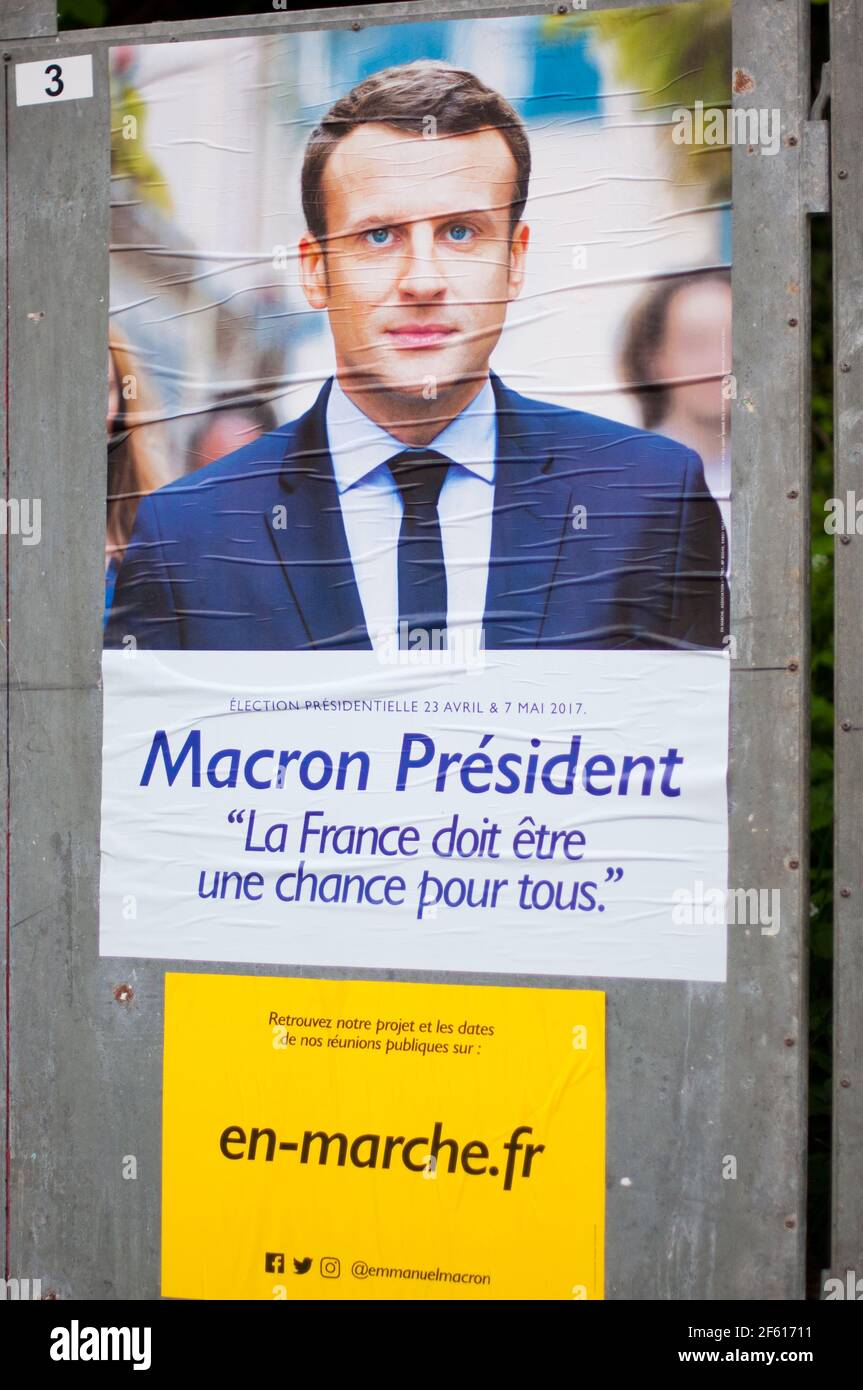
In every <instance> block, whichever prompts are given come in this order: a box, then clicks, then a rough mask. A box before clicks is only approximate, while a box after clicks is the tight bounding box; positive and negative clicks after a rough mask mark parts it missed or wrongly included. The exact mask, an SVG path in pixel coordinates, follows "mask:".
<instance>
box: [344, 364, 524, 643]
mask: <svg viewBox="0 0 863 1390" xmlns="http://www.w3.org/2000/svg"><path fill="white" fill-rule="evenodd" d="M327 437H328V442H329V448H330V455H331V457H332V460H333V469H334V472H335V477H336V487H337V488H338V492H339V500H340V502H341V508H342V520H343V522H344V526H345V532H346V534H347V538H348V548H349V550H350V554H351V560H352V561H353V567H354V575H355V577H356V582H357V588H358V589H359V594H360V601H361V603H362V605H363V612H364V614H365V619H366V627H367V628H368V632H369V637H370V638H371V641H372V645H373V646H375V647H379V646H382V645H383V644H385V643H386V644H391V643H395V645H396V646H398V639H397V632H398V617H399V602H398V542H399V530H400V528H401V523H402V513H403V504H402V499H401V496H400V495H399V491H398V488H397V487H396V484H395V480H394V479H393V476H392V473H391V472H390V470H389V469H388V468H387V467H386V464H387V462H388V461H389V460H390V459H391V458H393V457H394V456H395V455H396V454H400V453H402V451H403V450H404V449H405V448H407V447H410V446H407V445H405V444H402V443H400V441H399V440H398V439H394V438H393V436H392V435H391V434H387V432H386V430H384V429H381V427H380V425H376V424H375V423H374V421H373V420H370V419H369V418H368V416H367V415H364V414H363V412H362V411H361V410H360V409H359V408H358V407H357V406H355V405H354V403H353V401H351V400H350V399H349V398H348V397H347V396H346V395H345V393H344V391H343V390H342V388H341V387H340V386H339V383H338V380H335V381H334V382H333V385H332V390H331V391H330V398H329V401H328V402H327ZM427 447H428V448H429V449H434V450H436V451H437V452H438V453H440V454H444V455H445V456H446V457H447V458H448V459H450V460H451V461H452V462H451V467H450V469H449V472H448V473H447V476H446V478H445V480H444V484H443V487H442V488H441V493H440V498H439V500H438V516H439V518H440V527H441V538H442V541H443V556H444V567H445V569H446V581H447V629H448V630H449V631H453V630H455V629H457V628H462V629H464V628H468V627H470V628H474V629H476V630H478V629H479V626H480V625H481V623H482V620H483V616H484V614H485V596H486V587H487V584H488V568H489V556H490V553H491V526H492V515H493V510H494V474H495V456H496V453H497V410H496V405H495V398H494V389H493V387H492V384H491V382H490V381H486V382H485V385H484V386H483V387H482V390H481V391H480V392H479V394H478V395H477V396H476V397H475V398H474V400H473V401H471V403H470V405H469V406H467V407H466V408H465V409H464V410H463V411H462V412H461V414H460V415H457V416H456V417H455V419H454V420H451V421H450V423H449V424H448V425H446V426H445V428H444V429H442V430H441V432H440V434H439V435H437V437H436V438H435V439H433V440H431V442H430V443H429V444H428V445H427Z"/></svg>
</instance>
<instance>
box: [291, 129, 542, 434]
mask: <svg viewBox="0 0 863 1390" xmlns="http://www.w3.org/2000/svg"><path fill="white" fill-rule="evenodd" d="M515 174H516V166H515V159H514V157H513V155H512V152H511V151H510V149H509V146H508V145H507V143H506V141H505V140H504V138H503V136H502V135H501V134H500V133H499V132H498V131H496V130H492V129H488V130H482V131H477V132H475V133H472V134H470V135H458V136H441V137H437V138H431V139H425V138H423V137H422V136H420V135H414V134H409V133H405V132H402V131H398V130H394V129H392V128H391V127H389V126H386V125H377V124H370V125H367V126H362V127H359V128H358V129H357V130H354V131H352V132H351V134H350V135H348V136H346V137H345V138H344V139H343V140H341V141H339V143H338V144H337V145H336V147H335V149H334V150H333V152H332V154H331V155H330V157H329V159H328V161H327V164H326V166H325V169H324V175H323V183H322V193H323V198H324V206H325V208H326V225H327V239H326V245H325V246H324V247H321V246H320V245H319V244H318V243H317V242H316V241H314V240H313V239H312V238H310V237H306V238H304V239H303V241H302V242H301V244H300V251H301V257H302V267H303V285H304V288H305V292H306V296H307V298H308V300H309V303H310V304H312V305H313V307H314V308H316V309H326V310H327V312H328V314H329V319H330V327H331V330H332V334H333V340H334V343H335V351H336V364H337V368H338V373H339V378H340V380H341V381H342V384H343V386H345V387H346V388H347V389H348V390H349V391H350V392H351V394H354V393H362V392H364V391H367V390H370V391H373V392H374V391H379V390H384V391H386V392H388V393H391V394H392V395H394V396H396V397H400V398H401V399H402V400H403V401H404V402H405V404H407V403H408V402H411V403H412V404H414V405H415V404H416V402H417V400H423V399H428V400H429V402H430V405H429V410H430V412H433V411H434V409H435V406H434V401H435V398H436V397H437V399H438V402H439V403H440V401H441V398H443V399H444V401H445V399H446V396H447V394H451V393H452V392H453V391H454V390H457V388H458V387H459V386H461V387H463V386H464V383H465V382H470V381H475V382H476V383H479V382H481V380H482V379H483V378H484V377H485V375H486V373H487V371H488V361H489V357H490V355H491V352H492V349H493V348H494V346H495V344H496V343H497V341H498V339H499V337H500V334H501V330H502V328H503V323H504V319H505V317H506V310H507V305H508V304H509V302H510V300H511V299H514V298H515V297H516V296H517V295H518V293H519V292H520V290H521V286H522V281H523V267H524V254H525V250H526V247H527V237H528V232H527V228H526V227H525V226H524V225H523V224H522V223H520V224H519V225H518V226H517V227H516V229H515V232H514V234H512V235H511V234H510V204H511V201H512V196H513V188H514V182H515ZM477 389H478V387H477ZM360 404H362V396H361V397H360Z"/></svg>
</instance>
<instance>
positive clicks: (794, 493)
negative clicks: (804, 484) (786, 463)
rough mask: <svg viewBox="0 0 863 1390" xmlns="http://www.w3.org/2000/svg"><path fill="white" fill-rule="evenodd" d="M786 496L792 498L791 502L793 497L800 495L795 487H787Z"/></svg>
mask: <svg viewBox="0 0 863 1390" xmlns="http://www.w3.org/2000/svg"><path fill="white" fill-rule="evenodd" d="M788 496H789V497H790V498H791V500H792V502H793V501H794V498H795V497H799V496H800V493H799V492H798V491H797V489H796V487H790V488H789V489H788Z"/></svg>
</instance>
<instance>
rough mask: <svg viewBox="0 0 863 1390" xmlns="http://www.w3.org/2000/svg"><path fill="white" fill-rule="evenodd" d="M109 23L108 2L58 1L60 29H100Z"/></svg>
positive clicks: (93, 0)
mask: <svg viewBox="0 0 863 1390" xmlns="http://www.w3.org/2000/svg"><path fill="white" fill-rule="evenodd" d="M107 22H108V0H57V24H58V27H59V28H60V29H99V28H101V26H102V25H104V24H107Z"/></svg>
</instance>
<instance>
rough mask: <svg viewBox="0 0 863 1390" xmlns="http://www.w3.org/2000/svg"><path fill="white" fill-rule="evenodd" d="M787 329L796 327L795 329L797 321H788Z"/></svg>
mask: <svg viewBox="0 0 863 1390" xmlns="http://www.w3.org/2000/svg"><path fill="white" fill-rule="evenodd" d="M788 327H789V328H796V327H797V320H796V319H789V320H788Z"/></svg>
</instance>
